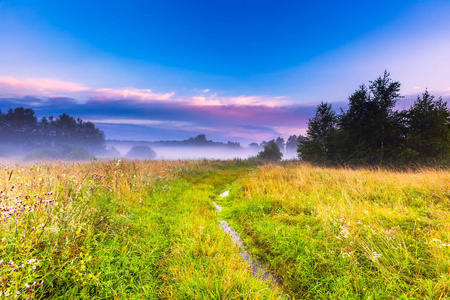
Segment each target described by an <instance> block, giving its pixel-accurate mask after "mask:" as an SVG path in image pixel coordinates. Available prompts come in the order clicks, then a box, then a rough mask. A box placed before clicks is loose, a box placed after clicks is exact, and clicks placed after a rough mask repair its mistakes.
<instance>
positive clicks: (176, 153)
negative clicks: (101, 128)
mask: <svg viewBox="0 0 450 300" xmlns="http://www.w3.org/2000/svg"><path fill="white" fill-rule="evenodd" d="M135 145H146V144H145V143H144V144H143V143H138V142H135V143H114V142H107V147H108V148H109V149H110V147H114V148H115V149H116V150H117V151H118V152H119V153H120V155H118V156H117V157H126V154H127V153H128V152H129V151H130V149H131V148H132V147H133V146H135ZM148 146H149V147H150V148H151V149H152V150H153V151H155V152H156V159H167V160H179V159H181V160H187V159H233V158H242V159H245V158H249V157H251V156H255V155H257V154H258V151H260V149H256V148H250V147H246V148H231V147H226V146H160V145H148Z"/></svg>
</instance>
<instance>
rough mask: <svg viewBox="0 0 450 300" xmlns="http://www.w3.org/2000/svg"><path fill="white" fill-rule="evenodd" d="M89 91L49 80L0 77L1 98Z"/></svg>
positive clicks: (75, 84) (81, 87)
mask: <svg viewBox="0 0 450 300" xmlns="http://www.w3.org/2000/svg"><path fill="white" fill-rule="evenodd" d="M89 90H90V89H89V88H88V87H85V86H83V85H81V84H78V83H74V82H68V81H61V80H58V79H51V78H25V79H17V78H15V77H13V76H0V92H1V94H2V95H3V96H6V95H8V96H28V95H34V96H36V95H39V96H45V97H54V96H59V95H61V94H75V93H80V92H86V91H89Z"/></svg>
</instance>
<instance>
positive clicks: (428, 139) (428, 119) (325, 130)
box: [298, 71, 450, 166]
mask: <svg viewBox="0 0 450 300" xmlns="http://www.w3.org/2000/svg"><path fill="white" fill-rule="evenodd" d="M369 83H370V84H369V86H366V85H364V84H363V85H361V86H360V87H359V89H358V90H356V91H355V92H354V93H353V94H352V95H351V96H350V97H349V99H348V100H349V104H348V109H347V110H346V111H343V110H341V113H340V114H336V113H335V112H334V111H333V110H332V106H331V104H327V103H321V104H320V105H319V106H318V107H317V110H316V114H315V116H314V117H313V118H311V119H309V123H308V130H307V136H306V138H305V139H302V140H301V141H300V142H299V146H298V154H299V157H301V158H302V159H303V160H306V161H311V162H314V163H325V164H329V163H331V164H343V165H392V166H394V165H399V164H401V165H405V164H408V165H409V164H421V165H422V164H425V165H426V164H430V165H436V164H437V165H449V164H450V112H449V109H448V107H447V103H446V102H444V101H443V100H442V98H438V99H436V98H435V97H434V96H433V95H430V94H429V92H428V91H427V90H425V92H424V93H423V94H422V96H421V97H420V96H418V97H417V100H416V101H415V102H414V104H413V105H412V106H411V107H410V108H409V109H407V110H396V109H395V105H396V103H397V101H398V99H400V98H401V96H400V93H399V92H400V82H398V81H393V80H392V79H391V78H390V74H389V73H388V72H387V71H385V72H384V75H383V76H380V77H378V78H377V79H376V80H374V81H370V82H369Z"/></svg>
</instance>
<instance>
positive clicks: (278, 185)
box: [222, 163, 450, 299]
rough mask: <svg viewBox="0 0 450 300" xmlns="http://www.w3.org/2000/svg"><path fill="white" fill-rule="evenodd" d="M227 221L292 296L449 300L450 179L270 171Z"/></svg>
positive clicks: (241, 193) (430, 172)
mask: <svg viewBox="0 0 450 300" xmlns="http://www.w3.org/2000/svg"><path fill="white" fill-rule="evenodd" d="M222 205H223V206H224V207H228V209H225V211H224V216H226V217H227V218H228V219H230V222H231V223H232V224H233V225H234V226H235V227H237V228H238V231H239V232H241V233H242V234H243V237H244V243H246V244H247V245H250V247H251V251H253V252H254V253H256V254H257V255H258V257H259V258H260V259H261V260H263V261H265V262H266V263H267V264H268V266H269V268H270V269H271V270H272V271H273V272H274V273H276V274H277V275H278V276H279V278H280V279H281V282H282V284H283V287H284V288H285V289H286V290H288V291H290V293H291V295H293V296H294V297H295V298H299V299H302V298H307V299H318V298H324V299H411V298H414V299H442V298H445V297H449V296H450V290H449V283H450V172H449V171H443V170H434V169H420V170H415V171H404V172H396V171H386V170H382V169H379V170H368V169H357V170H352V169H345V168H338V169H332V168H319V167H313V166H310V165H307V164H296V163H288V164H285V165H280V164H269V165H265V166H263V167H260V168H258V169H257V170H255V171H253V172H252V173H249V174H248V175H247V176H245V177H244V178H241V179H239V180H238V181H237V182H235V183H234V185H233V188H232V190H231V193H230V197H229V199H227V200H223V201H222Z"/></svg>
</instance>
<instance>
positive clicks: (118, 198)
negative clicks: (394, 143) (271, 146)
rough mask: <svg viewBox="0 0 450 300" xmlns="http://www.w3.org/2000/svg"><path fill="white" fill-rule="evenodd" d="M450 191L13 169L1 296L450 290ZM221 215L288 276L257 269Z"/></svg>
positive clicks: (435, 173) (249, 171) (254, 171)
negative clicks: (273, 280)
mask: <svg viewBox="0 0 450 300" xmlns="http://www.w3.org/2000/svg"><path fill="white" fill-rule="evenodd" d="M228 189H230V194H229V196H228V197H225V198H221V197H219V194H221V193H222V192H224V191H225V190H228ZM449 198H450V172H449V171H446V170H432V169H422V170H415V171H409V172H395V171H386V170H366V169H360V170H350V169H329V168H318V167H312V166H309V165H306V164H302V163H298V162H289V163H280V164H265V165H259V164H257V163H256V162H253V161H246V160H234V161H224V162H220V161H187V162H180V161H112V162H99V161H92V162H86V163H41V164H35V165H13V164H10V165H2V166H1V167H0V293H1V294H0V298H2V297H3V298H8V297H9V298H14V297H15V298H18V299H27V298H30V299H34V298H37V299H86V298H91V299H283V298H284V299H288V298H291V299H444V298H446V297H447V298H448V297H450V290H449V282H450V199H449ZM212 201H215V202H217V203H219V204H220V205H221V206H222V207H223V211H222V212H220V213H216V211H215V207H214V206H213V204H212ZM219 219H226V220H227V221H228V222H229V223H230V224H231V225H232V226H233V227H234V228H235V229H236V230H237V231H238V233H239V235H240V236H241V238H242V239H243V241H244V244H245V245H246V248H247V250H248V251H249V252H250V253H252V254H253V255H254V256H255V257H256V258H257V259H258V260H260V261H262V262H263V263H264V264H265V265H266V268H267V269H268V270H270V271H271V272H272V273H273V274H275V276H277V278H278V279H279V286H274V285H271V284H270V282H266V281H264V280H262V279H259V278H257V277H254V276H253V275H252V274H251V272H250V267H249V266H248V265H247V263H246V262H245V261H244V260H242V258H241V257H240V255H239V251H238V249H237V248H236V246H235V245H234V244H233V242H232V240H231V238H230V237H229V236H228V235H226V234H225V233H224V232H223V231H222V229H221V228H220V226H219Z"/></svg>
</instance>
